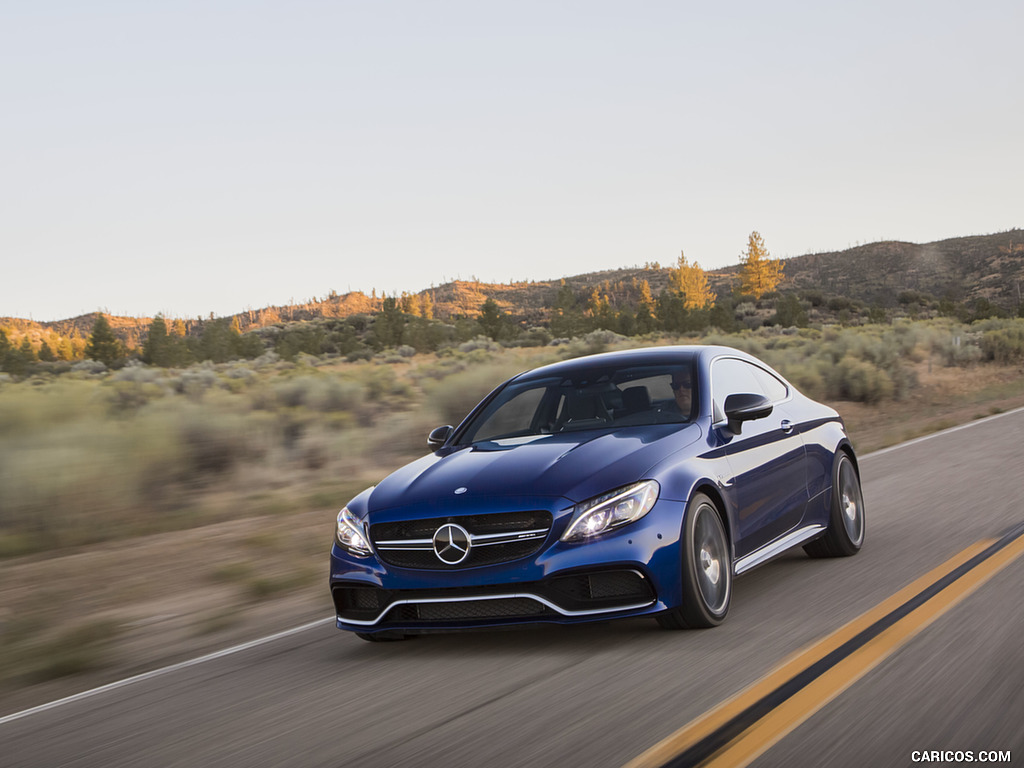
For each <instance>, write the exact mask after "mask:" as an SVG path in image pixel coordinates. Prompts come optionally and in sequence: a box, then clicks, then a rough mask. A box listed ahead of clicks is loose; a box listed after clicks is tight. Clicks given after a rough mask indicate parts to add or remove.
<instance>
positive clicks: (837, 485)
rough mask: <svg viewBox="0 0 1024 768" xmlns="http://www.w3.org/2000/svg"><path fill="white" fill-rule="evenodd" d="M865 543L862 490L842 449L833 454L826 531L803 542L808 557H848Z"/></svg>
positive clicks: (849, 460) (851, 461) (846, 454)
mask: <svg viewBox="0 0 1024 768" xmlns="http://www.w3.org/2000/svg"><path fill="white" fill-rule="evenodd" d="M863 543H864V494H863V493H861V489H860V477H858V476H857V470H856V468H855V467H854V466H853V460H852V459H851V458H850V455H849V454H848V453H846V452H845V451H840V452H839V454H838V455H837V456H836V463H835V468H834V469H833V472H832V509H831V513H830V514H829V520H828V528H827V529H826V530H825V535H824V536H822V537H821V538H820V539H815V540H814V541H812V542H811V543H809V544H805V545H804V551H805V552H806V553H807V554H808V555H810V556H811V557H849V556H850V555H855V554H857V553H858V552H859V551H860V547H861V545H862V544H863Z"/></svg>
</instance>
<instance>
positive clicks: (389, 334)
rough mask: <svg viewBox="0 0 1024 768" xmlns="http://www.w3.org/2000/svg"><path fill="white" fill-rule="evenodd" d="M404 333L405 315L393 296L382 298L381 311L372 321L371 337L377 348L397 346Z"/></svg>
mask: <svg viewBox="0 0 1024 768" xmlns="http://www.w3.org/2000/svg"><path fill="white" fill-rule="evenodd" d="M404 333H405V317H404V316H403V315H402V310H401V309H400V308H399V306H398V300H397V299H396V298H395V297H394V296H387V297H386V298H385V299H384V302H383V306H382V308H381V312H380V314H379V315H377V317H376V318H375V319H374V321H373V337H374V340H375V341H376V343H377V347H378V348H384V347H397V346H399V345H400V344H401V343H402V336H403V335H404Z"/></svg>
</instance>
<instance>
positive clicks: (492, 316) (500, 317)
mask: <svg viewBox="0 0 1024 768" xmlns="http://www.w3.org/2000/svg"><path fill="white" fill-rule="evenodd" d="M477 322H479V323H480V327H481V328H482V329H483V332H484V333H485V334H487V335H488V336H490V337H491V338H492V339H494V341H499V340H500V339H501V338H502V337H503V336H504V335H505V327H506V326H507V324H508V315H506V314H505V313H504V312H502V311H501V310H500V309H498V302H496V301H495V300H494V299H487V301H485V302H484V303H483V304H482V305H481V306H480V319H479V320H478V321H477Z"/></svg>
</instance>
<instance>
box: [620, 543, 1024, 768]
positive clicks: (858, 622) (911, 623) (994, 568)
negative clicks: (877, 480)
mask: <svg viewBox="0 0 1024 768" xmlns="http://www.w3.org/2000/svg"><path fill="white" fill-rule="evenodd" d="M1022 554H1024V524H1022V525H1018V526H1016V527H1015V528H1013V529H1012V530H1010V531H1008V532H1007V533H1006V534H1005V535H1004V536H1002V537H1001V538H999V539H987V540H984V541H979V542H977V543H976V544H973V545H971V546H970V547H968V548H967V549H965V550H963V551H962V552H960V553H959V554H957V555H955V556H954V557H952V558H950V559H949V560H947V561H946V562H945V563H943V564H942V565H940V566H939V567H938V568H935V569H934V570H932V571H930V572H929V573H927V574H925V575H924V576H922V577H921V578H919V579H917V581H915V582H913V583H912V584H910V585H909V586H907V587H906V588H904V589H902V590H900V591H899V592H897V593H896V594H895V595H893V596H892V597H890V598H889V599H888V600H886V601H885V602H883V603H880V604H879V605H877V606H876V607H874V608H872V609H871V610H870V611H868V612H867V613H865V614H863V615H861V616H860V617H858V618H856V619H854V620H853V621H851V622H850V623H849V624H847V625H845V626H843V627H841V628H840V629H838V630H836V631H835V632H833V633H832V634H830V635H828V636H827V637H825V638H823V639H822V640H820V641H818V642H817V643H815V644H814V645H811V646H809V647H808V648H805V649H804V650H802V651H799V652H798V653H796V654H795V655H794V656H792V657H790V658H789V659H787V660H786V661H784V662H783V663H782V664H781V665H780V666H778V667H777V668H776V669H774V670H773V671H772V672H770V673H769V674H768V675H766V676H765V677H763V678H761V679H760V680H759V681H757V682H756V683H754V684H753V685H751V686H750V687H749V688H747V689H745V690H743V691H741V692H740V693H738V694H736V695H735V696H734V697H732V698H731V699H728V700H726V701H724V702H723V703H721V704H719V705H718V706H717V707H715V708H714V709H712V710H710V711H708V712H707V713H705V714H704V715H703V716H701V717H700V718H698V719H697V720H694V721H693V722H691V723H690V724H689V725H686V726H684V727H683V728H681V729H680V730H678V731H676V732H675V733H673V734H672V735H671V736H669V737H668V738H667V739H665V740H663V741H661V742H660V743H658V744H656V745H655V746H653V747H652V748H651V749H649V750H647V751H646V752H644V753H643V754H642V755H640V756H639V757H637V758H636V759H634V760H632V761H630V762H629V763H628V764H627V765H626V768H655V767H657V768H668V767H669V766H671V767H672V768H681V767H682V766H697V765H700V766H715V767H716V768H719V767H722V768H724V766H736V767H739V766H745V765H748V764H749V763H750V762H751V761H753V760H754V759H755V758H757V757H758V756H759V755H761V754H763V753H764V752H765V751H767V750H768V749H770V748H771V747H772V745H774V744H776V743H778V742H779V741H780V740H781V739H782V738H783V737H785V736H786V734H788V733H790V732H791V731H792V730H793V729H795V728H796V727H797V726H798V725H800V724H801V723H802V722H804V721H805V720H807V719H808V718H809V717H810V716H811V715H813V714H814V713H815V712H817V711H818V710H819V709H821V708H822V707H823V706H825V705H826V704H827V703H828V702H830V701H831V700H832V699H834V698H835V697H836V696H838V695H839V694H840V693H842V692H843V691H845V690H846V689H847V688H849V687H850V686H851V685H853V683H855V682H856V681H857V680H859V679H860V678H861V677H863V676H864V675H865V674H867V673H868V672H869V671H871V670H872V669H874V668H875V667H876V666H878V665H879V664H880V663H881V662H882V661H883V660H885V659H886V658H887V657H888V656H890V655H891V654H892V653H893V652H894V651H896V649H898V648H899V647H900V646H902V645H903V644H905V643H906V642H907V641H908V640H910V638H912V637H913V636H914V635H916V634H917V633H918V632H920V631H921V630H922V629H924V628H925V627H927V626H928V625H929V624H931V623H932V622H933V621H935V620H936V619H937V618H938V617H939V616H941V615H942V614H944V613H945V612H946V611H948V610H949V609H950V608H952V607H953V606H954V605H956V604H957V603H959V602H960V601H961V600H963V599H964V598H965V597H967V596H968V595H969V594H971V593H972V592H974V590H976V589H977V588H978V587H980V586H981V585H982V584H984V583H985V582H986V581H988V580H989V579H990V578H992V577H993V576H995V574H997V573H998V572H999V571H1001V570H1002V569H1003V568H1005V567H1006V566H1007V565H1009V564H1010V563H1012V562H1013V561H1014V560H1016V559H1017V558H1018V557H1020V556H1021V555H1022Z"/></svg>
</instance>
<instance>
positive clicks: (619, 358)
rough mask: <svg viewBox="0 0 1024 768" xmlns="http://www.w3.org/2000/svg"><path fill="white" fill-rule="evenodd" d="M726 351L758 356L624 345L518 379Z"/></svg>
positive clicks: (712, 348)
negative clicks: (622, 347) (616, 349)
mask: <svg viewBox="0 0 1024 768" xmlns="http://www.w3.org/2000/svg"><path fill="white" fill-rule="evenodd" d="M724 354H727V355H730V356H736V357H740V358H745V359H749V360H756V358H753V357H751V356H750V355H748V354H747V353H745V352H741V351H740V350H738V349H733V348H732V347H724V346H718V345H703V344H687V345H679V346H668V347H641V348H638V349H623V350H619V351H616V352H602V353H600V354H596V355H587V356H585V357H575V358H573V359H571V360H563V361H561V362H558V363H551V364H550V365H545V366H542V367H540V368H534V369H533V370H531V371H526V372H524V373H521V374H520V375H519V376H517V377H516V379H517V380H527V379H533V378H543V377H546V376H567V375H568V376H571V375H573V374H575V373H578V372H580V371H586V370H591V369H593V368H600V367H604V366H620V365H665V364H671V363H687V362H693V361H694V360H702V361H703V362H704V363H705V364H707V363H710V361H711V360H712V358H715V357H718V356H719V355H724Z"/></svg>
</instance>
